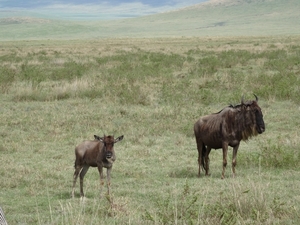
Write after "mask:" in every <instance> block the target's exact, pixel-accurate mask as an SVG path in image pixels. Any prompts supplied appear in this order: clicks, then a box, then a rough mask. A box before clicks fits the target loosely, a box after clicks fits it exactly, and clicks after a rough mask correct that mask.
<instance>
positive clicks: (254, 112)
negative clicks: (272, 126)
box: [241, 95, 265, 134]
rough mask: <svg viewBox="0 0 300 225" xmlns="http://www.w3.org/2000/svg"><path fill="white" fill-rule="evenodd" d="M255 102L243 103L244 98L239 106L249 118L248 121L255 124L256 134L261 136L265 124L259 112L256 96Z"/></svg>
mask: <svg viewBox="0 0 300 225" xmlns="http://www.w3.org/2000/svg"><path fill="white" fill-rule="evenodd" d="M254 96H255V100H253V101H247V102H244V98H242V101H241V106H242V109H243V110H246V114H247V116H248V117H249V118H248V119H249V121H252V122H254V123H255V125H256V126H255V128H256V131H257V133H259V134H261V133H263V132H264V131H265V123H264V120H263V114H262V112H261V108H260V107H259V106H258V104H257V102H258V97H257V96H256V95H254Z"/></svg>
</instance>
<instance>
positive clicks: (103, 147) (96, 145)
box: [72, 135, 124, 197]
mask: <svg viewBox="0 0 300 225" xmlns="http://www.w3.org/2000/svg"><path fill="white" fill-rule="evenodd" d="M94 137H95V140H93V141H84V142H82V143H81V144H79V145H78V146H77V147H76V148H75V156H76V159H75V172H74V181H73V189H72V197H74V191H75V184H76V180H77V177H78V175H79V174H80V196H81V197H84V193H83V178H84V175H85V174H86V172H87V171H88V169H89V167H90V166H92V167H98V171H99V174H100V181H101V185H103V184H104V176H103V167H105V168H106V169H107V186H108V194H109V186H110V172H111V169H112V165H113V163H114V161H115V160H116V155H115V151H114V144H115V143H117V142H118V141H121V140H122V139H123V137H124V135H122V136H120V137H118V138H116V139H114V136H110V135H109V136H105V135H104V137H99V136H97V135H94Z"/></svg>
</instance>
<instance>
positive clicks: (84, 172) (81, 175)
mask: <svg viewBox="0 0 300 225" xmlns="http://www.w3.org/2000/svg"><path fill="white" fill-rule="evenodd" d="M89 167H90V166H88V165H84V166H83V168H82V170H81V172H80V196H81V197H84V193H83V178H84V176H85V174H86V172H87V171H88V169H89Z"/></svg>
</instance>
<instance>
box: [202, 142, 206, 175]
mask: <svg viewBox="0 0 300 225" xmlns="http://www.w3.org/2000/svg"><path fill="white" fill-rule="evenodd" d="M205 154H206V147H205V144H202V152H201V166H202V168H203V169H205V168H206V164H205Z"/></svg>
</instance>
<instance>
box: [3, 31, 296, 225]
mask: <svg viewBox="0 0 300 225" xmlns="http://www.w3.org/2000/svg"><path fill="white" fill-rule="evenodd" d="M299 43H300V37H298V36H291V37H256V38H254V37H251V38H246V37H245V38H167V39H162V38H160V39H158V38H157V39H149V38H143V39H130V38H128V39H125V38H124V39H102V40H85V41H84V40H77V41H76V40H74V41H51V40H49V41H20V42H1V43H0V49H1V52H0V64H1V65H0V85H1V97H0V102H1V107H0V111H1V113H0V140H1V141H0V164H1V171H0V174H1V182H0V203H1V206H2V208H3V209H4V211H5V214H6V218H7V220H8V222H9V224H141V223H143V224H298V223H299V222H300V214H299V211H300V195H299V191H298V190H299V186H300V181H299V175H300V170H299V162H300V160H299V159H300V153H299V147H300V134H299V124H300V120H299V110H300V105H299V104H300V99H299V96H300V88H299V84H300V76H299V75H300V74H299V73H300V64H299V56H300V45H299ZM253 93H255V94H257V95H258V96H259V99H260V100H259V104H260V106H261V108H262V111H263V114H264V120H265V123H266V132H265V133H264V134H262V135H259V136H258V137H256V138H253V139H251V140H250V141H248V142H247V143H242V145H241V147H240V150H239V152H238V165H237V177H236V178H235V179H233V178H232V177H231V171H230V168H231V165H230V164H229V166H228V168H227V171H226V179H224V180H221V179H220V177H221V168H222V161H221V157H222V156H221V151H220V150H217V151H213V152H212V153H211V176H209V177H201V178H197V168H198V165H197V151H196V145H195V140H194V137H193V129H192V128H193V124H194V122H195V121H196V120H197V119H198V117H200V116H201V115H205V114H208V113H213V112H217V111H219V110H220V109H222V108H223V107H225V106H226V105H228V104H231V103H232V104H236V103H239V101H240V99H241V96H242V95H245V98H246V99H252V98H254V96H253ZM103 133H105V134H115V135H116V136H117V135H122V134H124V135H125V138H124V140H123V141H122V142H120V143H118V144H116V146H115V150H116V153H117V157H118V159H117V161H116V163H115V165H114V168H113V172H112V193H111V196H110V198H106V197H105V189H103V190H102V192H100V182H99V175H98V172H97V170H96V169H90V170H89V172H88V173H87V175H86V177H85V193H86V198H85V199H84V200H83V201H82V200H81V199H80V198H79V184H77V187H76V197H75V198H74V199H72V198H71V197H70V194H71V186H72V179H73V172H74V170H73V165H74V147H75V146H76V145H77V144H78V143H80V142H81V141H82V140H84V139H92V138H93V135H94V134H99V135H102V134H103ZM230 157H231V155H230V156H229V159H230ZM109 200H110V201H109Z"/></svg>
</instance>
